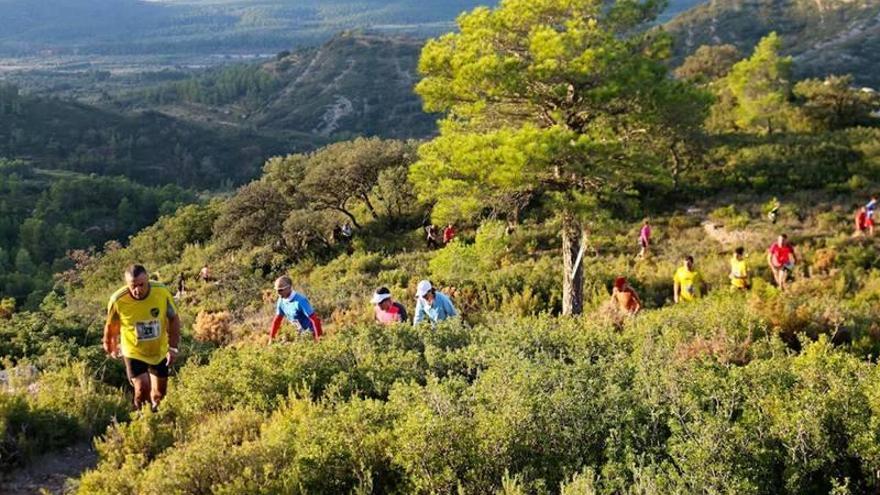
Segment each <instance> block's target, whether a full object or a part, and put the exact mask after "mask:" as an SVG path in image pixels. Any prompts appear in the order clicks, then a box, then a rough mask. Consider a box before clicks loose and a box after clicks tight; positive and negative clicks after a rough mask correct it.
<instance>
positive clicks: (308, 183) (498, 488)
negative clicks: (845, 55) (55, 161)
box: [0, 0, 880, 495]
mask: <svg viewBox="0 0 880 495" xmlns="http://www.w3.org/2000/svg"><path fill="white" fill-rule="evenodd" d="M576 3H577V7H578V9H582V10H577V9H575V10H576V11H575V12H571V11H569V10H568V9H565V8H561V6H562V5H563V4H564V5H569V2H562V1H561V0H560V1H557V0H550V1H548V2H543V3H541V4H540V5H536V4H534V3H533V2H526V1H523V2H517V1H511V2H508V3H505V6H504V7H503V8H499V9H495V10H490V9H477V10H475V11H474V12H472V13H470V14H468V15H466V16H463V17H462V18H460V20H459V23H460V27H461V30H460V32H459V33H456V34H449V35H446V36H443V37H441V38H438V39H436V40H433V41H431V42H429V43H428V44H427V46H426V47H425V48H424V49H423V51H422V56H421V59H420V66H419V69H420V71H421V74H422V76H423V79H422V81H421V82H420V83H419V85H418V86H417V93H418V94H419V95H420V96H421V97H422V99H423V100H424V103H425V108H426V110H427V111H432V112H440V113H442V115H444V118H443V120H441V121H440V123H439V126H438V128H439V135H438V136H436V137H435V138H433V139H431V140H429V141H422V142H416V141H402V140H389V139H380V138H358V139H354V140H351V141H344V142H340V143H335V144H331V145H328V146H325V147H323V148H321V149H319V150H317V151H314V152H310V153H298V154H290V155H287V156H278V157H275V158H272V159H270V160H268V161H267V162H266V163H265V165H264V167H263V170H262V175H261V177H260V178H259V179H257V180H255V181H253V182H250V183H248V184H247V185H245V186H243V187H241V188H240V189H238V190H237V192H236V193H235V194H234V195H231V196H229V197H225V198H213V199H209V200H203V201H199V202H196V203H194V204H188V205H185V206H181V207H179V208H177V209H176V210H175V211H174V212H173V213H168V214H165V215H163V216H162V217H161V218H160V220H159V221H158V222H157V223H155V224H154V225H151V226H149V227H146V228H144V229H143V230H141V231H140V232H139V233H137V234H136V235H134V236H132V237H131V238H130V239H129V240H128V242H126V243H124V244H119V243H112V244H109V245H107V246H106V247H105V249H103V250H100V251H78V252H77V253H76V255H75V259H72V260H70V262H71V263H73V262H75V264H72V266H71V267H70V269H69V270H67V271H66V272H64V273H63V274H61V275H59V276H57V277H56V278H55V283H54V285H53V287H52V290H51V291H50V292H49V294H48V295H47V296H46V297H44V298H43V299H42V301H41V302H40V303H39V307H33V306H32V307H30V308H22V307H21V306H20V304H17V303H16V302H15V301H14V300H11V299H6V300H5V301H4V302H3V303H2V306H0V346H2V347H0V355H3V356H5V363H4V372H5V373H4V375H3V376H4V377H5V383H4V385H3V387H4V390H5V393H2V394H0V471H4V472H8V471H10V470H13V469H15V468H16V467H17V466H20V465H22V464H23V463H26V462H28V459H30V458H32V456H33V454H34V453H37V452H45V451H51V450H53V449H57V448H59V447H61V446H64V445H68V444H70V443H72V442H76V441H78V440H81V439H88V438H94V439H95V440H94V441H95V446H96V449H97V451H98V453H99V457H100V460H99V462H98V464H97V466H95V467H94V469H91V470H89V471H87V472H85V473H84V474H83V475H82V476H81V477H80V478H79V479H76V480H72V481H71V486H70V488H71V489H72V490H76V491H78V492H79V493H82V494H103V493H106V494H111V493H112V494H143V493H157V494H158V493H221V494H223V493H227V494H233V493H377V494H378V493H401V494H403V493H425V494H429V493H497V494H506V495H514V494H612V493H630V494H668V493H682V494H684V493H707V494H708V493H753V494H779V493H790V494H820V493H821V494H824V493H835V494H847V493H852V494H856V493H872V492H876V491H877V490H878V489H880V448H878V446H880V372H878V367H877V359H878V356H880V326H878V324H877V321H878V317H880V306H878V300H880V256H878V254H877V253H878V248H880V237H877V238H874V237H861V236H853V220H852V219H853V215H854V213H855V210H856V207H857V206H859V205H862V204H864V203H865V202H866V201H867V200H868V198H869V197H870V196H871V194H873V193H875V192H876V191H877V188H878V187H880V125H878V122H877V119H876V118H874V117H871V112H872V111H873V110H874V109H875V108H876V107H877V103H878V102H877V99H876V96H875V95H873V94H870V93H865V92H862V91H860V90H857V89H854V88H852V87H851V79H849V78H848V77H846V76H840V77H833V78H829V79H827V80H801V81H794V80H793V79H792V77H791V64H792V60H791V59H790V58H788V57H784V56H782V55H780V50H781V46H782V45H781V41H780V40H779V38H778V37H776V36H775V35H771V36H768V37H766V38H764V39H763V40H762V41H761V42H760V43H759V44H758V45H757V46H756V47H755V48H754V50H752V51H751V52H750V53H749V54H747V55H745V56H744V55H742V54H739V53H738V51H737V49H736V48H735V47H724V46H722V47H707V48H705V49H702V50H700V51H698V52H697V53H696V54H695V55H694V56H693V57H691V58H689V59H688V60H687V61H686V62H685V63H684V64H683V65H682V66H681V67H680V68H679V69H678V70H677V71H676V72H675V77H674V78H672V77H669V73H668V70H667V68H666V66H665V65H664V64H663V62H664V60H665V59H666V58H667V56H668V55H669V51H668V46H669V44H668V39H666V38H664V37H659V38H658V37H656V33H651V32H645V31H642V30H637V29H634V27H636V26H640V25H641V24H642V23H643V22H645V21H649V20H651V19H653V18H654V17H655V15H656V14H657V12H656V10H654V9H653V6H652V4H645V5H640V6H634V5H633V4H632V3H629V2H620V3H617V4H615V5H614V6H612V8H609V9H607V10H605V9H604V8H602V9H600V8H599V7H597V5H599V4H594V3H592V2H576ZM596 9H598V10H596ZM587 14H589V15H592V16H595V17H596V18H597V19H598V20H597V21H596V23H584V22H579V21H578V19H583V18H585V17H587ZM569 15H571V16H572V17H571V18H570V17H568V16H569ZM548 18H549V19H551V20H554V22H552V23H547V19H548ZM523 33H530V34H529V35H524V34H523ZM487 36H489V37H493V36H494V38H492V39H494V40H495V41H496V43H494V44H487V43H485V39H487ZM621 61H626V63H622V62H621ZM8 166H10V167H12V166H19V165H8ZM148 197H149V196H148ZM47 202H48V200H47ZM776 204H779V205H780V207H779V215H778V219H777V221H776V222H775V223H774V222H771V221H770V220H769V219H768V217H767V212H768V211H769V210H770V209H771V208H772V207H773V206H774V205H776ZM646 217H648V218H650V220H651V222H652V224H653V225H654V242H655V245H654V248H653V249H652V252H651V254H650V255H649V256H647V257H645V258H638V257H637V256H636V253H637V248H638V246H637V243H636V240H637V235H638V229H639V226H640V225H641V222H642V219H643V218H646ZM428 222H434V223H437V224H446V223H455V224H456V226H457V227H458V230H459V235H458V237H457V238H456V239H455V240H453V241H452V242H450V243H449V244H447V245H446V246H444V247H442V248H438V249H428V248H427V247H426V245H425V241H424V231H423V226H424V225H425V224H426V223H428ZM343 223H349V224H351V225H352V226H353V227H354V235H353V237H352V238H351V239H344V238H340V237H339V236H338V235H337V232H338V227H339V226H340V225H342V224H343ZM72 228H75V226H74V227H72ZM782 232H784V233H787V234H788V235H789V237H790V239H791V240H792V242H793V243H794V245H795V248H796V250H797V253H798V255H799V259H800V262H799V263H798V265H797V267H796V269H795V270H794V273H793V275H792V277H793V280H792V283H791V284H790V286H789V287H788V289H787V290H785V291H781V290H779V289H778V288H777V287H775V286H774V285H773V284H771V282H770V280H771V277H770V273H769V269H768V267H767V265H766V262H765V259H766V255H765V252H766V249H767V247H768V246H769V245H770V243H771V242H772V241H773V240H774V239H775V238H776V236H777V235H778V234H779V233H782ZM739 246H742V247H744V248H745V249H746V253H747V259H748V261H749V263H750V265H751V267H752V275H753V283H752V287H751V289H750V290H748V291H735V290H733V289H731V288H730V282H729V280H728V273H729V264H728V261H729V259H730V257H731V254H732V251H733V250H734V249H735V248H736V247H739ZM685 255H692V256H694V257H695V259H696V267H697V269H698V270H699V271H701V272H702V274H703V276H704V279H705V281H706V283H707V285H708V289H709V293H708V295H707V296H706V297H704V298H701V299H698V300H696V301H693V302H689V303H682V304H673V303H672V285H673V284H672V277H673V272H674V271H675V269H676V267H677V266H679V265H680V264H681V260H682V258H683V256H685ZM132 262H141V263H143V264H145V265H146V266H147V267H148V269H150V271H151V274H152V276H153V277H154V279H155V280H158V281H160V282H164V283H166V284H168V285H169V286H172V287H173V286H176V285H177V284H178V281H180V280H182V281H183V286H184V287H183V288H184V290H183V291H181V292H180V293H179V294H178V303H179V306H180V314H181V318H182V320H183V328H184V338H183V343H182V346H181V347H182V355H181V362H180V363H179V364H178V365H176V368H177V370H176V371H175V373H174V376H173V377H172V379H171V384H170V391H169V396H168V398H167V399H166V400H165V401H164V402H163V403H162V405H161V407H160V409H159V412H158V413H150V412H147V411H144V412H136V413H132V412H131V411H130V408H129V407H128V405H127V403H128V400H129V398H130V392H129V391H128V389H129V388H130V387H128V386H127V385H126V384H125V383H124V371H123V369H122V364H121V362H120V361H118V360H115V359H112V358H108V357H106V356H105V355H104V353H103V351H102V350H101V349H100V339H101V334H102V326H103V323H104V308H105V304H106V300H107V298H108V296H109V295H110V294H111V293H112V291H113V290H115V289H116V288H118V287H119V286H120V285H121V283H122V282H121V280H122V278H121V274H122V271H123V269H124V268H125V267H126V266H127V265H128V264H130V263H132ZM205 266H209V267H210V269H211V274H212V276H211V278H210V279H209V280H204V279H203V278H201V277H199V276H198V273H199V271H200V270H201V268H202V267H205ZM282 274H289V275H290V276H291V277H292V278H293V280H294V285H295V289H296V290H298V291H300V292H302V293H303V294H305V295H306V296H307V297H308V298H309V299H310V301H311V302H312V304H313V306H314V307H315V308H316V310H317V312H318V313H319V314H320V315H321V316H322V318H323V319H324V322H325V329H326V332H327V335H326V336H325V337H324V338H323V339H322V340H321V341H318V342H315V341H313V340H311V339H310V338H306V337H301V336H299V335H297V333H296V331H295V330H293V329H292V328H290V327H286V328H285V329H283V335H282V338H281V339H280V340H281V342H280V343H277V344H274V345H272V346H267V345H266V340H267V330H268V325H269V321H270V320H271V318H272V315H273V302H274V297H275V294H274V292H273V291H272V289H271V282H272V280H273V279H274V278H275V277H277V276H279V275H282ZM619 276H625V277H627V278H628V279H629V280H630V282H631V284H632V285H633V286H634V288H635V289H636V290H637V291H638V292H639V294H640V295H641V297H642V301H643V302H644V308H645V309H644V310H643V311H642V312H641V313H639V314H637V315H635V316H628V315H623V314H620V313H619V312H617V311H616V310H615V309H614V308H613V307H612V306H611V305H609V304H608V300H609V293H610V287H611V284H612V282H613V281H614V280H615V278H616V277H619ZM423 278H428V279H430V280H432V281H433V282H434V283H435V284H436V285H437V286H438V287H439V288H441V289H442V290H443V291H444V292H446V293H448V294H449V295H451V297H452V299H453V301H454V304H455V305H456V307H457V308H458V309H459V310H460V311H461V313H462V318H460V319H454V320H451V321H447V322H444V323H442V324H440V325H438V326H436V327H435V328H432V327H429V326H423V327H413V326H410V325H395V326H389V327H380V326H377V325H376V324H374V323H373V322H372V319H373V312H372V308H371V307H370V305H369V303H368V298H369V296H370V294H371V293H372V292H373V290H375V289H376V288H377V287H379V286H386V287H388V288H390V289H391V291H392V293H393V294H394V295H395V297H396V298H397V299H398V300H399V301H401V302H402V303H404V304H405V305H406V306H407V307H408V309H411V308H412V307H413V306H414V302H415V297H414V295H415V287H416V283H417V281H418V280H420V279H423Z"/></svg>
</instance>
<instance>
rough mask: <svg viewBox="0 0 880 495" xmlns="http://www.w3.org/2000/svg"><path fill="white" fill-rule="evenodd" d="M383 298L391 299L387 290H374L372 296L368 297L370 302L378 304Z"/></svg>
mask: <svg viewBox="0 0 880 495" xmlns="http://www.w3.org/2000/svg"><path fill="white" fill-rule="evenodd" d="M385 299H391V294H390V293H388V292H384V293H382V292H374V293H373V298H372V299H370V304H379V303H380V302H382V301H384V300H385Z"/></svg>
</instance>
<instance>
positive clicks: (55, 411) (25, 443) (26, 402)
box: [0, 363, 129, 470]
mask: <svg viewBox="0 0 880 495" xmlns="http://www.w3.org/2000/svg"><path fill="white" fill-rule="evenodd" d="M25 385H27V386H25ZM128 411H129V405H128V403H127V402H126V399H125V397H124V396H122V395H121V394H119V393H118V391H117V390H116V389H114V388H112V387H109V386H107V385H105V384H103V383H101V382H100V381H98V380H97V379H95V377H94V376H92V372H91V370H90V369H89V368H87V367H86V366H85V365H84V364H83V363H78V364H73V365H70V366H68V367H65V368H62V369H59V370H57V371H53V372H49V373H46V374H44V375H42V376H41V377H39V379H38V380H37V381H35V382H33V383H30V384H27V383H25V384H16V383H13V384H11V385H8V384H7V385H5V386H4V389H3V390H0V470H6V469H9V468H10V467H13V466H15V465H17V464H19V463H21V462H23V461H24V460H26V459H27V458H28V457H29V456H31V455H33V454H37V453H41V452H44V451H46V450H47V449H52V448H57V447H60V446H64V445H67V444H69V443H71V442H73V441H75V440H77V439H81V438H89V437H91V436H92V435H95V434H97V433H99V432H102V431H104V428H105V427H106V426H107V425H108V424H110V423H111V422H112V421H116V420H123V419H126V418H127V417H128Z"/></svg>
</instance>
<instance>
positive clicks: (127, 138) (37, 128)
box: [0, 84, 312, 188]
mask: <svg viewBox="0 0 880 495" xmlns="http://www.w3.org/2000/svg"><path fill="white" fill-rule="evenodd" d="M0 116H2V118H0V157H5V158H9V159H27V160H29V161H31V162H33V163H34V164H35V165H36V166H38V167H40V168H45V169H61V170H70V171H74V172H82V173H96V174H101V175H123V176H126V177H128V178H130V179H133V180H135V181H137V182H141V183H143V184H153V185H156V184H172V183H173V184H180V185H182V186H187V187H198V188H207V187H218V186H221V185H223V184H234V183H240V182H243V181H245V180H248V179H250V178H252V177H254V176H255V175H256V174H257V172H258V171H259V167H260V165H261V164H262V162H263V161H264V160H265V159H266V158H267V157H268V156H271V155H273V154H277V153H281V152H283V151H286V150H290V149H298V148H299V149H308V148H309V147H311V146H312V143H311V142H310V141H308V140H300V141H297V140H295V138H294V139H290V140H281V139H276V138H267V137H264V136H261V135H258V134H256V133H253V132H250V131H248V130H245V129H238V130H223V129H217V128H209V127H204V126H200V125H196V124H193V123H190V122H186V121H182V120H179V119H175V118H172V117H169V116H166V115H162V114H159V113H157V112H143V113H133V114H122V113H117V112H112V111H108V110H104V109H99V108H96V107H93V106H89V105H85V104H81V103H76V102H71V101H64V100H58V99H53V98H46V97H34V96H28V95H23V94H20V92H19V90H18V89H17V88H16V87H14V86H7V85H2V84H0Z"/></svg>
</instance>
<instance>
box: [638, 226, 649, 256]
mask: <svg viewBox="0 0 880 495" xmlns="http://www.w3.org/2000/svg"><path fill="white" fill-rule="evenodd" d="M639 246H641V250H640V251H639V258H644V257H645V256H647V255H648V249H649V248H650V247H651V224H650V223H649V222H648V219H647V218H646V219H645V221H644V223H643V224H642V228H641V229H640V230H639Z"/></svg>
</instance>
